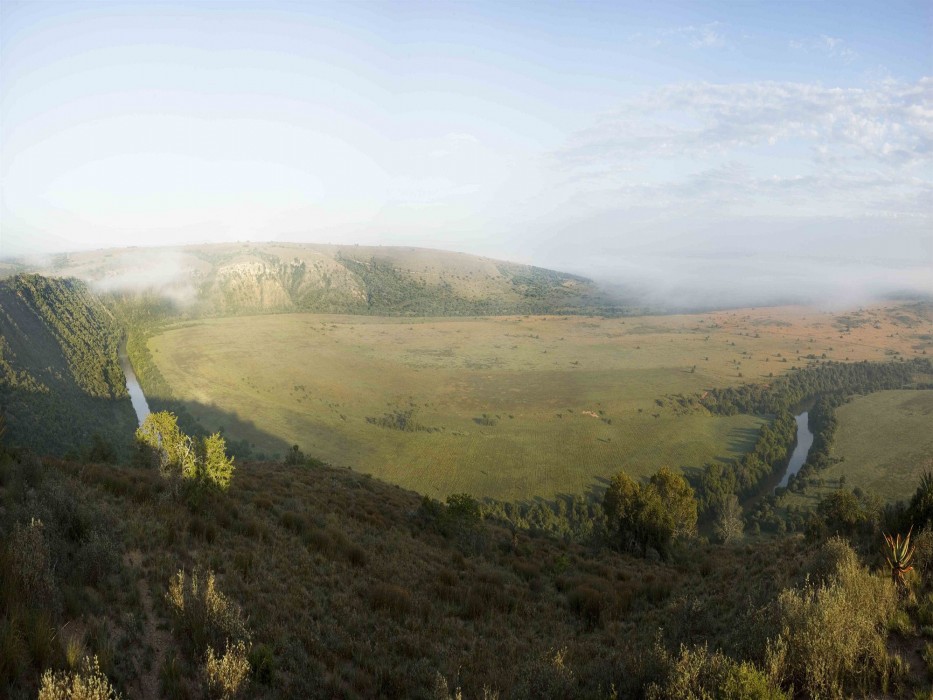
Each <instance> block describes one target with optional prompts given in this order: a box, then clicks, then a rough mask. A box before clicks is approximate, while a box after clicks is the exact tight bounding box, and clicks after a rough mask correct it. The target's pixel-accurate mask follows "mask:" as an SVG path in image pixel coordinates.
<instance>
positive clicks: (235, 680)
mask: <svg viewBox="0 0 933 700" xmlns="http://www.w3.org/2000/svg"><path fill="white" fill-rule="evenodd" d="M249 671H250V665H249V659H248V658H247V650H246V644H245V643H244V642H243V641H242V640H240V641H238V642H236V643H233V644H231V643H230V642H227V648H226V650H225V651H224V653H223V656H218V655H217V654H215V653H214V650H213V649H212V648H211V647H208V649H207V658H206V659H205V662H204V678H205V685H206V686H207V692H208V695H209V696H210V697H212V698H220V699H222V700H233V698H237V697H240V696H241V695H242V694H243V692H244V691H245V690H246V686H247V685H248V684H249Z"/></svg>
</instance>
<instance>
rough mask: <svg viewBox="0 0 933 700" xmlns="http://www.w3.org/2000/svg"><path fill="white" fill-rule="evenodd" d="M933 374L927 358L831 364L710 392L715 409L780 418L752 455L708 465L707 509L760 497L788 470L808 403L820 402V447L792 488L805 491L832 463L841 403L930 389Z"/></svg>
mask: <svg viewBox="0 0 933 700" xmlns="http://www.w3.org/2000/svg"><path fill="white" fill-rule="evenodd" d="M931 374H933V363H931V361H930V360H929V359H926V358H917V359H914V360H911V361H909V362H859V363H854V364H844V363H837V362H828V363H824V364H819V365H815V366H812V367H807V368H805V369H801V370H798V371H795V372H791V373H790V374H787V375H784V376H782V377H780V378H778V379H776V380H774V381H773V382H772V383H771V384H766V385H756V384H746V385H742V386H739V387H727V388H724V389H713V390H710V391H709V392H707V395H706V396H705V397H703V398H702V399H701V401H702V402H703V404H704V405H705V406H706V407H707V408H709V409H710V410H711V411H715V412H718V413H725V414H732V413H734V412H736V411H742V412H745V411H754V412H774V413H776V417H775V420H774V421H773V423H772V424H771V425H770V426H768V427H766V428H763V429H762V431H761V434H760V435H759V438H758V441H757V442H756V443H755V448H754V450H752V451H751V452H750V453H748V454H746V455H745V456H744V457H742V458H741V459H739V460H736V461H735V462H733V463H731V464H727V465H722V464H708V465H706V466H705V467H704V468H703V471H702V474H701V475H700V477H699V480H698V483H697V490H698V493H699V498H700V507H701V510H702V511H707V510H709V509H715V508H717V507H721V504H722V503H723V499H724V498H725V497H726V496H729V495H738V496H739V497H741V498H748V497H750V496H753V495H755V494H756V492H758V491H759V490H760V489H761V486H762V483H764V482H766V481H767V479H768V477H770V476H772V475H774V474H776V473H777V472H779V471H780V470H781V469H783V468H784V467H785V466H786V463H787V458H788V456H789V454H790V450H791V448H792V447H793V445H794V442H795V440H796V424H795V422H794V418H793V415H792V414H791V412H790V411H791V409H797V408H799V407H800V406H801V405H802V404H804V403H805V402H807V401H812V402H814V405H813V408H812V409H811V411H810V415H809V423H810V429H811V431H812V432H813V433H814V443H813V446H812V447H811V449H810V452H809V454H808V457H807V461H806V462H805V464H804V466H803V467H802V468H801V470H800V472H799V473H798V476H797V477H795V479H794V480H793V481H792V483H791V488H797V489H799V488H801V487H802V486H803V484H804V483H805V480H807V479H810V478H812V475H813V473H814V472H815V471H817V470H820V469H825V468H826V467H827V466H828V465H829V464H830V463H831V457H830V447H831V445H832V437H833V433H834V431H835V429H836V422H835V419H834V416H833V411H834V409H835V408H836V407H837V406H838V405H839V404H840V403H842V402H843V401H844V400H846V399H847V398H848V397H849V396H850V395H852V394H859V393H870V392H874V391H880V390H883V389H900V388H903V387H906V386H921V387H922V386H926V383H925V382H926V381H927V380H928V379H929V377H930V375H931ZM918 379H919V380H920V381H919V382H918Z"/></svg>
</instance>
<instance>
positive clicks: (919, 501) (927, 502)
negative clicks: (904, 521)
mask: <svg viewBox="0 0 933 700" xmlns="http://www.w3.org/2000/svg"><path fill="white" fill-rule="evenodd" d="M907 517H908V519H909V520H910V522H911V523H914V524H916V526H917V527H918V528H930V527H931V525H930V524H931V523H933V472H930V471H926V472H924V473H923V474H922V475H921V477H920V485H919V486H917V491H916V493H914V495H913V497H912V498H911V499H910V505H909V506H908V509H907Z"/></svg>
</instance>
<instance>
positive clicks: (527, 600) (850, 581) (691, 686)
mask: <svg viewBox="0 0 933 700" xmlns="http://www.w3.org/2000/svg"><path fill="white" fill-rule="evenodd" d="M678 480H679V481H678ZM620 483H624V480H621V481H620ZM685 487H686V484H684V483H682V479H680V477H677V476H676V475H674V474H667V475H664V474H662V475H659V476H658V478H656V479H655V480H652V481H649V482H648V484H646V485H644V486H640V487H639V488H638V489H622V491H623V492H624V493H625V494H628V496H631V498H628V499H626V498H622V499H616V502H615V503H614V505H610V507H609V508H608V511H609V512H610V513H612V514H613V516H614V520H615V522H614V525H613V526H612V527H610V528H608V529H607V530H606V531H605V532H604V533H603V534H602V535H599V536H596V537H594V538H593V539H592V540H591V542H590V543H588V544H587V545H586V546H581V545H578V544H574V543H567V542H560V541H558V540H556V539H554V538H551V537H549V536H541V535H539V536H531V535H529V534H528V533H526V532H522V531H513V530H510V529H508V528H502V527H500V526H498V525H497V524H496V523H494V522H490V521H487V520H484V518H483V516H482V514H481V510H480V509H479V507H478V504H477V503H476V502H475V501H473V500H472V499H470V498H469V497H468V496H465V495H458V496H452V497H450V498H449V499H447V503H446V504H440V503H437V502H434V501H431V500H430V499H423V498H421V497H419V496H417V495H416V494H413V493H410V492H405V491H402V490H400V489H398V488H396V487H392V486H389V485H385V484H382V483H380V482H378V481H376V480H374V479H370V478H367V477H365V476H360V475H358V474H355V473H353V472H351V471H347V470H336V469H331V468H328V467H322V466H318V467H315V468H309V467H307V466H305V465H303V464H297V465H294V466H290V467H287V466H284V465H282V464H273V463H265V464H252V463H247V464H242V465H240V468H239V469H238V471H237V473H236V474H235V475H234V477H233V479H232V481H231V482H230V484H229V488H228V489H227V490H226V491H221V490H217V489H210V490H207V491H205V492H203V495H202V498H201V499H200V500H198V501H192V500H191V499H188V498H178V497H173V496H172V486H171V481H170V480H166V479H165V478H163V477H162V476H160V475H159V472H158V469H156V468H133V467H124V466H102V465H94V464H88V463H73V462H61V461H57V460H51V459H48V460H40V459H37V458H35V457H32V456H30V455H28V454H26V453H23V452H20V451H13V452H10V451H9V450H0V542H2V547H0V558H2V564H3V565H2V566H0V689H2V692H3V693H4V694H5V695H6V696H9V697H11V698H25V697H35V696H36V693H37V691H38V689H39V686H40V684H41V685H43V692H50V690H52V689H54V687H58V686H65V685H67V686H69V687H74V686H75V684H76V683H79V682H80V683H83V684H85V685H91V684H92V683H97V684H98V685H101V686H102V687H103V686H104V684H106V686H108V687H109V686H111V685H112V686H113V688H114V689H116V690H117V691H118V692H120V693H121V694H123V696H124V697H203V696H206V697H217V698H219V697H260V698H262V697H269V698H271V697H310V698H313V697H334V696H341V697H366V698H370V697H386V698H391V697H413V698H439V697H448V698H449V697H456V696H458V694H462V697H466V698H474V697H494V696H498V697H515V698H541V697H562V698H569V697H588V698H589V697H596V698H600V697H605V698H610V697H648V698H683V697H731V698H746V697H766V698H780V697H790V696H791V694H792V693H793V694H795V695H797V696H800V697H847V696H852V695H856V696H861V695H884V694H889V695H893V696H909V695H912V694H914V693H925V692H928V691H929V690H930V689H931V686H930V680H931V679H933V675H930V673H931V671H933V668H930V670H928V665H927V664H928V661H927V659H931V658H933V644H931V643H930V642H929V641H928V638H927V634H926V632H925V630H928V629H930V628H929V627H925V626H928V625H930V624H931V623H933V587H931V581H933V578H931V576H933V571H931V565H933V536H931V534H930V533H928V532H926V531H920V530H919V528H915V530H914V539H913V540H912V546H913V545H915V546H916V550H915V551H914V552H913V560H912V562H911V563H912V565H913V567H914V571H911V572H908V573H907V574H906V578H905V580H904V583H903V584H899V585H901V588H902V590H901V592H898V590H899V589H898V586H896V585H895V584H894V583H892V578H891V574H890V569H889V568H888V567H887V565H886V564H885V561H884V558H883V554H884V543H883V539H882V538H881V530H882V529H884V530H885V531H888V530H887V528H888V527H890V526H891V525H893V524H894V523H893V521H888V520H886V517H887V516H886V515H885V513H883V512H880V513H877V514H876V515H875V516H874V520H873V522H874V524H873V525H870V526H868V527H861V528H859V529H857V530H855V531H853V532H851V533H848V534H846V533H843V534H844V536H845V537H846V538H847V539H838V538H837V539H827V536H828V533H827V535H822V534H820V533H819V531H818V530H817V529H813V530H812V533H811V535H809V539H804V538H803V537H802V536H800V535H787V536H784V537H780V538H768V539H752V540H744V539H742V538H740V539H739V540H738V541H737V542H734V543H732V544H727V545H713V544H709V543H708V542H707V541H705V540H704V539H702V538H700V539H697V537H696V536H695V535H694V534H693V533H692V527H691V518H692V517H695V515H694V516H691V507H690V505H691V500H692V498H691V497H690V491H689V488H685ZM642 489H644V493H642V492H641V491H642ZM921 492H922V493H921ZM609 501H610V502H611V501H612V499H611V498H610V499H609ZM655 501H657V502H658V503H660V505H661V506H662V507H660V508H656V507H654V506H653V505H652V503H654V502H655ZM675 501H676V502H678V503H680V504H681V506H679V507H677V508H675V509H674V511H675V512H678V513H680V514H681V515H682V516H683V517H680V518H675V519H674V520H671V521H668V520H666V519H665V517H662V516H664V515H665V513H666V510H665V508H664V507H663V506H665V505H670V504H672V503H674V502H675ZM931 502H933V477H931V478H930V479H929V480H927V481H926V482H924V483H922V484H921V485H920V486H919V487H918V495H917V497H916V498H915V499H914V503H912V504H911V505H910V506H909V508H910V509H917V510H918V511H919V509H923V508H928V504H929V503H931ZM625 504H629V505H635V506H636V508H635V509H634V510H631V509H629V510H626V507H625ZM693 508H695V502H694V503H693ZM623 513H628V514H634V515H633V517H634V519H633V520H631V525H632V526H633V527H634V528H635V532H642V533H654V534H658V532H659V531H658V530H656V529H653V528H655V527H657V526H660V527H662V528H669V529H668V532H670V539H669V540H667V545H666V546H665V547H664V549H665V552H664V556H663V558H662V559H660V560H654V561H653V560H650V559H649V560H646V559H644V558H641V557H640V556H633V555H631V554H629V553H627V552H626V551H624V550H627V549H628V544H627V542H628V537H627V535H628V534H633V532H632V531H629V530H627V529H626V528H628V527H629V523H628V521H627V518H628V515H624V516H623V517H619V516H620V514H623ZM693 513H695V510H694V511H693ZM639 514H640V515H639ZM654 516H658V518H655V517H654ZM652 522H654V523H655V525H651V524H650V523H652ZM646 526H647V527H646ZM918 533H919V534H918ZM652 536H653V535H652ZM665 537H666V536H665ZM654 541H657V540H654ZM464 642H468V643H466V644H465V643H464ZM43 697H54V696H53V695H43Z"/></svg>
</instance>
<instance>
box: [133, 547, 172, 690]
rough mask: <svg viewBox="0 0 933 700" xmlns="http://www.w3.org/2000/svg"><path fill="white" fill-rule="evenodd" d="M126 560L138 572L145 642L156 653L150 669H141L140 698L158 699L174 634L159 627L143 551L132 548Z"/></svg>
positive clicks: (137, 584)
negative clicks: (161, 670)
mask: <svg viewBox="0 0 933 700" xmlns="http://www.w3.org/2000/svg"><path fill="white" fill-rule="evenodd" d="M124 559H125V562H126V563H127V564H128V565H130V566H132V567H133V568H134V569H135V570H136V571H137V572H138V578H137V581H136V589H137V591H139V599H140V601H141V602H142V607H143V614H144V615H145V619H144V620H143V642H144V644H146V645H148V646H150V647H152V649H153V651H154V654H153V658H152V663H151V664H150V665H149V668H148V669H141V673H140V676H139V690H140V696H139V697H140V698H144V700H158V699H159V698H160V697H161V693H160V689H159V669H161V668H162V665H163V664H164V663H165V655H166V653H167V651H168V649H169V647H170V646H171V644H172V636H171V634H169V632H168V631H167V630H163V629H159V625H158V620H157V618H156V615H155V610H154V608H153V606H152V596H151V594H150V593H149V587H148V586H147V585H146V578H145V574H144V572H143V566H142V559H143V557H142V553H141V552H140V551H139V550H136V549H134V550H132V551H130V552H127V553H126V555H125V558H124Z"/></svg>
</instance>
